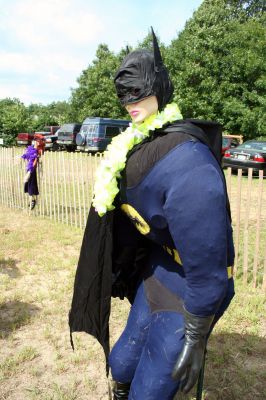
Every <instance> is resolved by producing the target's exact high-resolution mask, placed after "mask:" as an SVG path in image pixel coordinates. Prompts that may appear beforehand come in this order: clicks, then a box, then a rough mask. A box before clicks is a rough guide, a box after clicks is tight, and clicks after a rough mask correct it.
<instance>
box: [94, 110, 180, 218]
mask: <svg viewBox="0 0 266 400" xmlns="http://www.w3.org/2000/svg"><path fill="white" fill-rule="evenodd" d="M182 118H183V117H182V114H181V113H180V110H179V108H178V106H177V104H175V103H171V104H167V105H166V107H165V108H164V110H163V111H161V112H158V113H157V114H153V115H150V116H149V117H148V118H146V119H145V121H144V122H142V123H141V124H135V123H131V124H129V127H128V128H127V129H126V130H125V131H124V132H122V133H121V134H120V135H117V136H115V137H114V138H113V140H112V142H111V143H110V144H109V145H108V147H107V149H106V151H105V152H104V158H103V160H102V161H101V164H100V165H99V167H98V169H97V171H96V181H95V185H94V196H93V200H92V205H93V206H94V207H95V209H96V211H97V212H98V214H99V216H101V217H102V216H103V215H104V214H105V213H106V212H107V211H109V210H113V209H114V208H115V207H114V205H113V201H114V198H115V196H116V195H117V193H118V192H119V188H118V179H119V178H121V174H120V173H121V171H123V169H124V168H125V166H126V160H127V153H128V152H129V151H130V150H131V149H132V148H133V147H134V146H135V145H136V144H139V143H141V142H142V140H143V139H145V138H146V137H148V136H149V134H150V132H151V131H154V130H155V129H160V128H161V127H162V126H163V125H165V124H166V123H169V122H173V121H176V120H178V119H182Z"/></svg>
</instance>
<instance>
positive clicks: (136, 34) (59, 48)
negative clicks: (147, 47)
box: [0, 0, 203, 105]
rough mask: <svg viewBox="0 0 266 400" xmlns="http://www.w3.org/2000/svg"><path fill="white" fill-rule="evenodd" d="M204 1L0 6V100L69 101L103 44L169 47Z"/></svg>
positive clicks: (36, 1) (11, 0)
mask: <svg viewBox="0 0 266 400" xmlns="http://www.w3.org/2000/svg"><path fill="white" fill-rule="evenodd" d="M202 1H203V0H134V1H133V0H132V1H128V0H116V1H115V0H0V99H1V98H5V97H11V98H13V97H16V98H19V99H20V100H21V101H23V102H24V103H25V104H27V105H28V104H30V103H43V104H47V103H51V102H52V101H59V100H68V99H69V97H70V94H71V91H70V88H71V87H75V86H76V79H77V77H78V76H79V75H80V73H81V71H82V70H83V69H84V68H87V66H88V65H89V64H90V63H91V61H92V60H93V58H94V57H95V52H96V49H97V47H98V45H99V44H100V43H106V44H107V45H108V46H109V49H110V50H112V51H114V52H118V51H119V50H120V49H121V48H122V47H123V46H125V45H126V44H130V45H133V46H135V45H136V44H137V43H138V42H140V41H142V40H143V38H144V37H145V36H146V35H147V33H148V30H149V27H150V26H151V25H152V26H153V28H154V30H155V32H156V33H157V34H158V35H159V37H160V39H161V41H162V42H163V43H165V44H166V45H168V44H169V43H170V42H171V40H172V39H174V38H175V37H177V35H178V32H179V31H180V30H182V29H183V27H184V25H185V22H186V20H188V19H189V18H190V17H191V16H192V14H193V12H194V11H195V10H196V9H197V8H198V6H199V5H200V4H201V3H202Z"/></svg>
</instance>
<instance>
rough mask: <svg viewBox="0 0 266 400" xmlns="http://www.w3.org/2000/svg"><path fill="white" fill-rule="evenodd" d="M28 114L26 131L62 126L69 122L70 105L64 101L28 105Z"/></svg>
mask: <svg viewBox="0 0 266 400" xmlns="http://www.w3.org/2000/svg"><path fill="white" fill-rule="evenodd" d="M27 110H28V113H29V119H30V121H29V125H28V129H29V130H32V131H36V130H38V129H42V128H43V127H44V126H45V125H62V124H63V123H66V122H69V120H70V114H71V109H70V104H69V103H68V102H66V101H58V102H53V103H50V104H48V105H46V106H44V105H42V104H30V105H29V106H28V107H27Z"/></svg>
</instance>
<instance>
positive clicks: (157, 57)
mask: <svg viewBox="0 0 266 400" xmlns="http://www.w3.org/2000/svg"><path fill="white" fill-rule="evenodd" d="M151 33H152V43H153V55H154V70H155V72H160V71H161V70H162V69H163V68H164V65H163V59H162V56H161V52H160V48H159V45H158V40H157V37H156V35H155V33H154V30H153V27H152V26H151Z"/></svg>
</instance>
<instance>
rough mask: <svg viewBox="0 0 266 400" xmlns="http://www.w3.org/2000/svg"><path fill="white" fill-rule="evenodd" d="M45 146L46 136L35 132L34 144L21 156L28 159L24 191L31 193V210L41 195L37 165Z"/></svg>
mask: <svg viewBox="0 0 266 400" xmlns="http://www.w3.org/2000/svg"><path fill="white" fill-rule="evenodd" d="M44 146H45V139H44V137H43V136H42V135H39V134H35V135H34V137H33V142H32V144H31V145H30V146H28V147H27V148H26V151H25V153H24V154H23V155H22V156H21V158H22V159H24V160H25V161H27V166H26V175H25V177H24V193H28V194H29V199H30V201H29V207H30V210H33V209H34V207H35V205H36V202H37V196H38V195H39V188H38V181H37V167H38V164H39V162H40V157H41V156H42V154H43V152H44Z"/></svg>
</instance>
